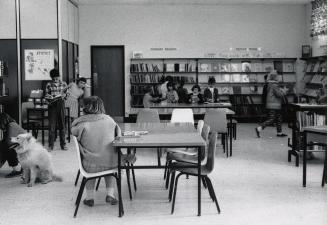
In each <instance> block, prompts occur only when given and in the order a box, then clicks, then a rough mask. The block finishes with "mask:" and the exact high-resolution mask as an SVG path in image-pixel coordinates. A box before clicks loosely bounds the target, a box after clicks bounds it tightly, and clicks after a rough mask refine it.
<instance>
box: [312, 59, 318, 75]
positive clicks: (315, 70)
mask: <svg viewBox="0 0 327 225" xmlns="http://www.w3.org/2000/svg"><path fill="white" fill-rule="evenodd" d="M319 67H320V62H319V61H318V62H316V63H315V64H314V66H313V69H312V72H313V73H317V72H318V70H319Z"/></svg>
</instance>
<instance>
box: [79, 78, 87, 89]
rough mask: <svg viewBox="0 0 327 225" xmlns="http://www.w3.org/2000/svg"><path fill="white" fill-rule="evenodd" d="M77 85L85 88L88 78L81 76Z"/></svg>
mask: <svg viewBox="0 0 327 225" xmlns="http://www.w3.org/2000/svg"><path fill="white" fill-rule="evenodd" d="M77 85H78V87H79V88H85V85H86V79H85V78H84V77H80V78H78V79H77Z"/></svg>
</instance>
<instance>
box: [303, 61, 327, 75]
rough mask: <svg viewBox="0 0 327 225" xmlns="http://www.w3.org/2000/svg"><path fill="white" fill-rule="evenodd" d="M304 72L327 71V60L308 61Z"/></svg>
mask: <svg viewBox="0 0 327 225" xmlns="http://www.w3.org/2000/svg"><path fill="white" fill-rule="evenodd" d="M303 72H307V73H310V72H311V73H319V72H321V73H323V72H327V61H316V62H311V61H308V62H307V63H306V64H305V66H304V69H303Z"/></svg>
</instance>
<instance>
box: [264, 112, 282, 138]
mask: <svg viewBox="0 0 327 225" xmlns="http://www.w3.org/2000/svg"><path fill="white" fill-rule="evenodd" d="M274 122H276V128H277V133H281V132H282V113H281V110H280V109H268V118H267V120H266V121H264V122H263V123H262V124H261V127H262V129H265V128H266V127H267V126H269V125H273V124H274Z"/></svg>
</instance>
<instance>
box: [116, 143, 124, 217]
mask: <svg viewBox="0 0 327 225" xmlns="http://www.w3.org/2000/svg"><path fill="white" fill-rule="evenodd" d="M117 151H118V180H117V182H118V185H117V186H118V202H119V203H118V204H119V217H122V216H123V210H122V205H123V203H122V196H121V168H120V167H121V165H120V162H121V149H120V148H117Z"/></svg>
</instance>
